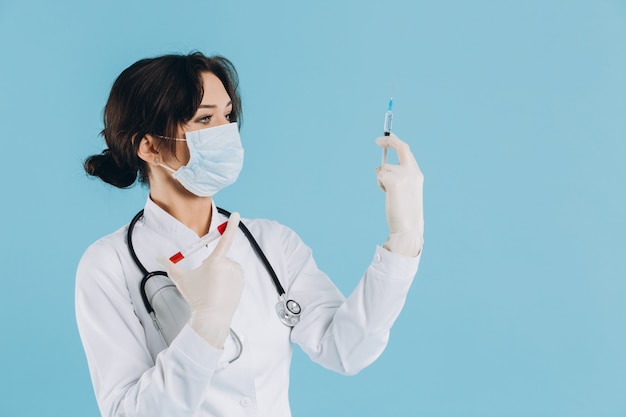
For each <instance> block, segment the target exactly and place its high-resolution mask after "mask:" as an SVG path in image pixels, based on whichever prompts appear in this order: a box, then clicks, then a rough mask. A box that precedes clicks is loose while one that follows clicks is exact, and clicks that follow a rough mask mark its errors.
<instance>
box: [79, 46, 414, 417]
mask: <svg viewBox="0 0 626 417" xmlns="http://www.w3.org/2000/svg"><path fill="white" fill-rule="evenodd" d="M241 117H242V112H241V100H240V97H239V92H238V79H237V73H236V71H235V69H234V67H233V65H232V64H231V62H230V61H228V60H227V59H225V58H223V57H219V56H215V57H206V56H204V55H202V54H201V53H198V52H196V53H192V54H190V55H166V56H161V57H157V58H153V59H143V60H140V61H138V62H136V63H134V64H133V65H131V66H130V67H128V68H127V69H126V70H124V71H123V72H122V73H121V74H120V76H119V77H118V78H117V80H116V81H115V83H114V85H113V87H112V89H111V93H110V96H109V99H108V101H107V104H106V107H105V110H104V129H103V131H102V133H103V135H104V138H105V141H106V146H107V148H106V149H105V150H104V151H103V152H102V153H101V154H98V155H93V156H90V157H89V158H87V159H86V161H85V169H86V171H87V173H88V174H90V175H92V176H96V177H99V178H100V179H102V180H103V181H105V182H107V183H109V184H112V185H114V186H116V187H120V188H125V187H128V186H130V185H132V184H133V183H134V182H135V181H136V180H137V179H138V180H139V181H140V182H143V183H145V184H148V185H149V188H150V195H149V198H148V199H147V201H146V204H145V207H144V209H143V213H140V214H139V215H138V216H137V219H136V221H135V222H133V225H132V226H133V227H132V228H131V230H130V233H129V226H128V225H127V226H124V227H123V228H121V229H120V230H118V231H116V232H114V233H112V234H110V235H107V236H105V237H103V238H101V239H99V240H98V241H96V242H95V243H93V244H92V245H91V246H89V248H88V249H87V250H86V252H85V253H84V255H83V257H82V259H81V261H80V263H79V266H78V270H77V278H76V316H77V323H78V328H79V331H80V336H81V340H82V343H83V346H84V349H85V352H86V356H87V361H88V364H89V370H90V374H91V379H92V382H93V386H94V390H95V394H96V400H97V402H98V406H99V408H100V412H101V413H102V415H103V416H124V417H134V416H141V417H156V416H170V417H171V416H177V417H182V416H229V417H235V416H271V417H278V416H285V417H287V416H290V415H291V413H290V409H289V401H288V385H289V366H290V361H291V356H292V349H293V344H297V345H299V346H300V348H301V349H302V350H303V351H304V352H305V353H306V354H307V355H308V356H309V357H310V358H311V359H312V360H313V361H315V362H317V363H319V364H321V365H322V366H324V367H326V368H328V369H331V370H333V371H336V372H339V373H342V374H347V375H351V374H355V373H357V372H359V371H360V370H362V369H363V368H365V367H366V366H368V365H369V364H371V363H372V362H373V361H374V360H375V359H376V358H377V357H378V356H379V355H380V354H381V352H382V351H383V349H384V348H385V346H386V343H387V340H388V336H389V331H390V328H391V326H392V324H393V323H394V321H395V319H396V317H397V316H398V314H399V313H400V310H401V308H402V306H403V304H404V301H405V298H406V294H407V291H408V290H409V287H410V285H411V282H412V280H413V277H414V276H415V274H416V272H417V266H418V263H419V258H420V254H421V249H422V241H423V239H422V236H423V214H422V183H423V176H422V173H421V172H420V170H419V167H418V165H417V163H416V161H415V159H414V157H413V155H412V154H411V152H410V150H409V147H408V146H407V145H406V144H405V143H404V142H402V141H400V139H398V138H397V137H396V136H394V135H390V136H384V137H380V138H378V139H376V143H377V144H378V145H379V146H381V147H391V148H393V149H395V150H396V151H397V153H398V161H399V163H398V164H397V165H392V164H384V165H382V166H381V167H379V168H377V169H376V174H377V180H378V184H379V186H380V187H381V188H382V189H383V191H384V192H385V195H386V215H387V222H388V226H389V230H390V234H389V237H388V239H387V241H386V242H385V243H384V244H383V245H382V247H378V246H377V247H376V248H375V253H374V257H373V260H372V263H371V264H370V265H369V267H368V268H367V269H366V271H365V273H364V275H363V277H362V278H361V280H360V281H359V283H358V285H357V287H356V289H355V290H354V292H353V293H352V294H351V295H350V296H349V297H348V298H345V297H344V296H343V295H342V294H341V293H340V292H339V290H338V289H337V288H336V287H335V286H334V285H333V283H332V282H331V281H330V280H329V278H328V277H327V276H326V275H325V274H324V273H323V272H321V271H320V270H319V269H318V268H317V266H316V264H315V262H314V260H313V258H312V256H311V251H310V249H309V248H308V247H307V246H306V245H305V244H304V243H303V242H302V241H301V240H300V239H299V237H298V236H297V235H296V234H295V233H294V232H293V231H291V230H290V229H288V228H287V227H285V226H282V225H281V224H279V223H277V222H274V221H270V220H261V219H243V220H241V223H242V225H244V226H246V227H247V230H249V232H250V234H251V235H252V236H253V238H254V239H255V241H256V242H258V243H257V244H258V246H259V249H260V251H261V252H262V253H263V255H259V254H258V252H256V251H255V248H254V244H252V241H251V240H249V239H248V238H247V236H246V235H245V233H244V232H243V230H242V228H241V227H238V226H239V215H238V214H237V213H233V214H232V215H231V216H230V218H229V217H228V213H226V212H223V211H218V209H217V206H216V204H215V201H214V198H213V196H214V195H215V194H216V193H217V192H218V191H219V190H221V189H222V188H224V187H226V186H228V185H230V184H232V183H233V182H234V181H235V180H236V179H237V176H238V175H239V172H240V170H241V167H242V163H243V149H242V147H241V142H240V138H239V129H238V127H239V126H238V123H239V122H240V121H241ZM318 220H319V221H320V222H322V221H323V219H321V218H320V219H318ZM226 221H227V222H228V223H227V226H226V230H225V231H224V232H223V235H222V236H221V237H220V238H219V239H218V240H217V241H212V242H209V243H208V244H206V245H202V244H200V245H197V243H198V242H199V241H200V239H201V238H202V237H204V236H207V235H210V234H211V233H212V234H213V235H215V233H216V232H215V230H216V229H218V226H220V225H222V224H224V223H225V222H226ZM221 230H223V229H221ZM129 236H130V237H129ZM129 242H132V243H131V244H130V245H129ZM194 245H196V246H199V247H200V249H199V250H197V251H195V252H194V253H191V254H188V256H185V257H184V259H182V261H180V262H178V263H176V264H174V263H173V262H172V260H170V258H171V255H172V254H176V253H179V252H180V251H181V249H182V248H187V247H190V246H194ZM130 249H132V250H133V252H134V255H132V254H131V250H130ZM338 249H339V248H338ZM134 257H136V258H137V260H135V259H134ZM262 257H265V258H266V259H267V261H268V263H269V264H270V265H271V268H272V269H273V271H274V272H275V275H276V277H277V278H278V281H279V284H278V285H275V284H273V283H272V278H271V277H270V275H272V273H271V272H269V271H270V270H269V269H268V267H267V266H266V265H265V264H264V262H262ZM179 258H180V257H179ZM171 259H174V258H171ZM176 260H178V259H176ZM138 262H139V263H141V265H143V267H144V268H145V271H142V269H141V267H140V266H139V263H138ZM159 270H160V271H163V274H164V273H165V272H167V275H168V276H169V278H164V275H163V274H162V275H161V276H160V279H165V280H167V282H169V284H170V287H173V286H172V282H173V283H174V285H175V287H173V288H175V290H174V292H175V294H178V297H179V298H180V297H181V296H182V298H181V299H182V300H183V303H184V305H185V308H186V309H187V311H186V312H183V313H180V312H178V311H176V310H175V309H174V310H172V311H173V312H172V315H173V316H175V317H174V319H175V320H174V321H176V319H178V320H179V321H180V322H181V324H180V326H179V328H175V329H174V330H172V329H164V327H165V326H163V325H156V326H155V325H153V323H152V321H153V320H152V319H153V317H152V316H151V315H150V314H148V312H147V309H146V307H144V305H143V304H142V294H140V287H141V284H142V282H141V281H142V278H143V277H144V275H145V272H146V271H159ZM281 286H282V290H283V293H282V294H281V293H280V291H278V293H277V289H278V288H279V287H281ZM170 293H171V292H170ZM279 294H280V296H279ZM156 298H158V297H155V299H156ZM288 300H289V301H288ZM277 301H278V303H277ZM285 302H287V304H285ZM286 307H287V308H286ZM166 309H169V307H167V305H166ZM169 310H171V309H169ZM277 313H278V314H277ZM277 315H278V317H277ZM164 330H165V331H164Z"/></svg>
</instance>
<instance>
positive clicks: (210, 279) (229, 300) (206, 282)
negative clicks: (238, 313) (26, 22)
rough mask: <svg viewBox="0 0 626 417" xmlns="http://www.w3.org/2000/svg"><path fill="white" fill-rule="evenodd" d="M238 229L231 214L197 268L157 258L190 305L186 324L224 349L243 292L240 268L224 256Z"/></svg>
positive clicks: (236, 214) (234, 214) (237, 223)
mask: <svg viewBox="0 0 626 417" xmlns="http://www.w3.org/2000/svg"><path fill="white" fill-rule="evenodd" d="M238 226H239V213H233V214H231V216H230V218H229V220H228V225H227V226H226V230H225V231H224V234H223V235H222V236H221V237H220V240H219V242H218V243H217V246H216V247H215V250H213V253H211V255H209V257H208V258H206V259H205V260H204V262H202V265H200V266H199V267H198V268H196V269H193V270H186V269H182V268H180V267H178V266H176V265H175V264H174V263H172V262H171V261H170V260H169V259H167V258H165V257H160V258H159V259H158V261H159V263H160V264H161V265H163V267H165V268H166V270H167V274H168V275H169V277H170V279H171V280H172V281H174V284H176V287H177V288H178V291H179V292H180V293H181V295H182V296H183V298H185V300H186V301H187V303H188V304H189V307H190V309H191V318H190V319H189V325H190V326H191V327H192V328H193V329H194V330H195V331H196V332H197V333H198V334H199V335H200V336H202V338H204V340H206V341H207V342H208V343H210V344H211V345H213V346H215V347H217V348H219V349H223V348H224V341H225V340H226V336H227V334H228V330H229V328H230V323H231V321H232V318H233V315H234V314H235V310H236V309H237V306H238V305H239V300H240V299H241V291H242V290H243V270H242V268H241V265H239V264H238V263H237V262H234V261H232V260H230V259H228V258H227V257H226V254H227V253H228V250H229V249H230V247H231V245H232V243H233V240H234V238H235V235H236V233H237V229H238Z"/></svg>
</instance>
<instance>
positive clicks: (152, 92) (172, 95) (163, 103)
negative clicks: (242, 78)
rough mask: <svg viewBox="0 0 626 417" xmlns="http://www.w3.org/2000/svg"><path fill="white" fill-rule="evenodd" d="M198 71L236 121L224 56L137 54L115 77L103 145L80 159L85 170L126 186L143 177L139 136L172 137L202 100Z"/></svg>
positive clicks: (230, 70)
mask: <svg viewBox="0 0 626 417" xmlns="http://www.w3.org/2000/svg"><path fill="white" fill-rule="evenodd" d="M204 72H210V73H212V74H214V75H215V76H216V77H217V78H219V79H220V81H222V84H224V88H225V89H226V92H227V93H228V95H229V96H230V99H231V101H232V106H233V107H232V112H231V116H230V120H231V121H237V122H238V123H239V125H240V126H241V120H242V112H241V97H240V95H239V91H238V83H239V80H238V76H237V71H236V70H235V67H234V66H233V64H232V63H231V62H230V61H229V60H228V59H226V58H224V57H221V56H212V57H207V56H205V55H203V54H202V53H200V52H194V53H191V54H188V55H164V56H160V57H156V58H149V59H142V60H140V61H137V62H135V63H134V64H133V65H131V66H130V67H128V68H126V69H125V70H124V71H123V72H122V73H121V74H120V76H119V77H117V79H116V80H115V83H114V84H113V87H112V88H111V93H110V94H109V99H108V101H107V104H106V106H105V108H104V129H102V132H101V134H102V135H103V136H104V140H105V142H106V145H107V147H108V148H107V149H105V150H104V151H102V153H100V154H97V155H92V156H89V157H88V158H87V159H85V163H84V167H85V171H87V173H88V174H89V175H93V176H95V177H99V178H100V179H102V180H103V181H105V182H107V183H109V184H112V185H114V186H116V187H119V188H126V187H129V186H131V185H132V184H133V183H134V182H135V181H136V180H137V178H138V177H139V181H140V182H144V183H147V182H148V172H147V166H146V163H145V162H144V161H143V160H142V159H141V158H139V157H138V156H137V150H138V148H139V143H140V142H141V139H142V138H143V137H144V136H145V135H146V134H153V135H160V136H167V137H176V135H177V134H178V129H179V127H180V126H182V125H183V124H185V123H186V122H188V121H189V120H190V119H191V118H192V117H193V116H194V115H195V113H196V111H197V110H198V108H199V106H200V103H201V102H202V97H203V95H204V87H203V83H202V73H204ZM162 146H164V147H165V148H166V149H167V150H168V151H169V152H171V153H172V154H175V146H176V144H175V142H174V141H163V142H162Z"/></svg>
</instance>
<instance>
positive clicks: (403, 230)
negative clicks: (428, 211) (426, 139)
mask: <svg viewBox="0 0 626 417" xmlns="http://www.w3.org/2000/svg"><path fill="white" fill-rule="evenodd" d="M376 144H377V145H378V146H380V147H383V148H385V147H391V148H393V149H395V150H396V152H397V154H398V163H399V165H393V164H384V165H382V166H380V167H378V168H376V176H377V177H378V186H379V187H380V188H381V189H382V190H383V191H385V193H386V201H385V210H386V213H387V223H388V225H389V237H388V238H387V241H386V242H385V243H384V244H383V247H384V248H385V249H387V250H388V251H390V252H394V253H397V254H400V255H405V256H417V255H419V254H420V252H421V251H422V245H423V242H424V207H423V186H424V175H423V174H422V171H420V168H419V166H418V165H417V161H415V157H414V156H413V154H412V153H411V150H410V149H409V145H407V144H406V143H404V142H402V141H401V140H400V139H398V137H397V136H396V135H394V134H393V133H392V134H391V135H390V136H381V137H379V138H376Z"/></svg>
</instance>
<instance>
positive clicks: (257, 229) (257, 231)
mask: <svg viewBox="0 0 626 417" xmlns="http://www.w3.org/2000/svg"><path fill="white" fill-rule="evenodd" d="M241 221H242V223H243V224H244V225H245V226H246V227H247V228H248V229H249V230H250V233H251V234H252V236H253V237H254V238H255V239H256V240H258V243H259V244H260V245H261V246H262V247H263V249H264V250H272V249H278V248H281V249H282V252H284V253H285V254H287V255H289V254H291V253H293V252H295V251H298V250H300V249H306V250H308V247H307V246H306V245H305V244H304V242H302V240H301V239H300V237H299V236H298V235H297V234H296V232H295V231H294V230H293V229H291V228H290V227H289V226H286V225H284V224H282V223H279V222H277V221H275V220H270V219H245V218H244V219H241Z"/></svg>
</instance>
